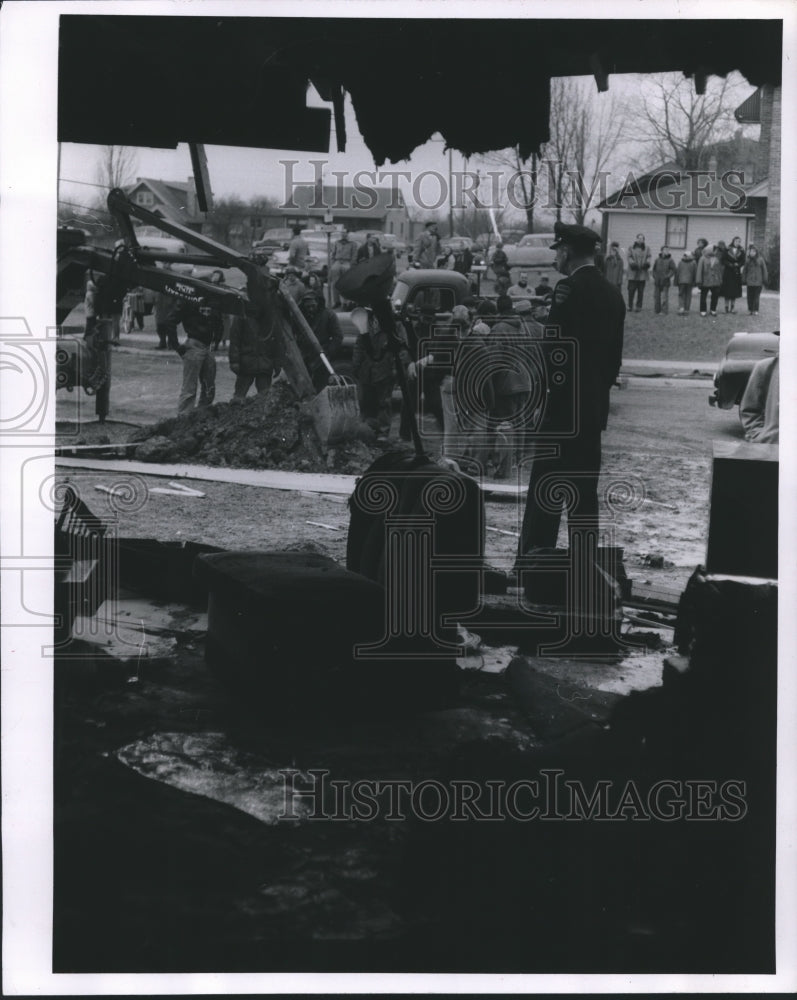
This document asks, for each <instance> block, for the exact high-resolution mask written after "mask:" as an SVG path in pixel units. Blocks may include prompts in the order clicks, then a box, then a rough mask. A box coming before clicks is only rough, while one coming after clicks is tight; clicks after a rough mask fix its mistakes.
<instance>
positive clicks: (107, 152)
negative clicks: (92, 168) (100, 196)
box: [97, 146, 138, 194]
mask: <svg viewBox="0 0 797 1000" xmlns="http://www.w3.org/2000/svg"><path fill="white" fill-rule="evenodd" d="M137 164H138V154H137V153H136V151H135V149H134V148H133V147H132V146H100V152H99V157H98V160H97V183H98V184H100V185H102V187H104V188H106V194H107V192H108V191H110V190H111V189H112V188H123V187H125V186H126V185H128V184H130V182H131V181H132V180H133V177H134V176H135V172H136V166H137Z"/></svg>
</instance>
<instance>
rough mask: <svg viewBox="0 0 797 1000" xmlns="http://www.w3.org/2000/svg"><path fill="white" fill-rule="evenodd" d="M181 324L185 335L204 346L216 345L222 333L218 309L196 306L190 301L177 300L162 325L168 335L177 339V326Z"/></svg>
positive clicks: (222, 325) (222, 328) (222, 327)
mask: <svg viewBox="0 0 797 1000" xmlns="http://www.w3.org/2000/svg"><path fill="white" fill-rule="evenodd" d="M179 323H182V324H183V329H184V330H185V335H186V337H190V338H191V339H192V340H198V341H199V342H200V343H201V344H204V345H205V347H211V346H213V347H218V346H219V343H220V342H221V337H222V334H223V333H224V323H223V321H222V318H221V313H220V312H219V311H218V309H211V308H209V307H208V306H202V307H200V306H197V305H194V304H193V303H192V302H183V301H182V299H178V300H177V304H176V305H175V307H174V309H172V311H171V313H170V314H169V318H168V320H166V321H165V322H164V324H163V325H164V326H165V327H166V329H167V332H168V334H169V336H170V337H174V338H175V340H176V339H177V326H178V324H179Z"/></svg>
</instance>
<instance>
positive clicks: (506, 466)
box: [487, 305, 534, 479]
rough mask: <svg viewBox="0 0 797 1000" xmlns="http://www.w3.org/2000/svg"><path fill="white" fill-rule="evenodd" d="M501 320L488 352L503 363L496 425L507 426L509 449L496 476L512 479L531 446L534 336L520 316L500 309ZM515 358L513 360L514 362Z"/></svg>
mask: <svg viewBox="0 0 797 1000" xmlns="http://www.w3.org/2000/svg"><path fill="white" fill-rule="evenodd" d="M498 312H499V315H500V316H501V319H500V320H499V321H498V322H497V323H496V324H494V326H493V328H492V330H491V331H490V336H489V337H488V338H487V350H488V351H489V352H490V354H491V355H498V356H500V357H501V358H502V359H503V360H502V362H501V367H500V368H499V369H498V370H497V371H496V372H495V374H494V375H493V377H492V392H493V398H494V403H493V407H492V416H493V421H494V423H498V424H501V423H503V424H505V425H507V426H508V427H509V428H510V429H509V430H507V433H506V435H505V437H506V446H505V448H504V449H503V453H502V454H501V453H499V454H498V456H497V467H496V470H495V475H496V477H497V478H499V479H503V478H505V477H506V476H508V475H509V474H510V472H511V470H512V468H513V466H516V465H517V466H519V465H520V463H521V462H522V461H523V459H524V458H525V457H526V454H527V451H528V445H529V443H530V441H529V438H530V432H529V425H530V421H531V414H529V413H528V412H526V411H527V410H528V408H529V404H530V401H531V397H532V391H533V388H534V386H533V383H532V376H531V372H532V371H533V370H534V369H533V364H532V356H533V347H532V343H531V333H530V332H529V328H528V326H527V325H526V323H525V322H524V321H523V319H522V318H521V316H520V315H516V314H514V310H513V311H512V312H513V315H506V314H505V310H504V309H503V308H501V307H500V305H499V309H498ZM510 359H511V360H510Z"/></svg>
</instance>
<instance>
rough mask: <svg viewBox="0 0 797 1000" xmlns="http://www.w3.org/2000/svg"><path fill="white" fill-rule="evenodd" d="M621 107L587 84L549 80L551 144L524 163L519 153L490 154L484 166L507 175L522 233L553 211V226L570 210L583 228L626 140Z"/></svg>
mask: <svg viewBox="0 0 797 1000" xmlns="http://www.w3.org/2000/svg"><path fill="white" fill-rule="evenodd" d="M626 122H627V114H626V108H625V105H624V103H623V102H622V101H621V100H620V98H619V97H617V96H616V95H612V94H597V93H596V92H595V88H594V84H593V83H592V80H591V79H587V78H584V79H580V78H576V77H556V78H554V79H553V80H551V110H550V118H549V132H550V139H549V140H548V142H546V143H545V144H544V145H543V146H542V147H541V148H540V151H539V156H537V155H534V156H532V157H531V158H530V159H529V161H528V162H526V163H524V162H523V161H521V159H520V155H519V152H518V150H517V148H515V149H509V150H504V151H502V152H500V153H497V154H494V155H493V156H492V157H490V158H489V161H488V162H492V163H494V164H495V165H497V166H500V167H502V168H503V169H504V171H506V172H509V174H510V177H509V179H508V180H507V184H509V185H511V195H512V197H511V201H512V203H513V204H514V205H515V207H517V208H522V210H523V211H524V213H525V216H526V229H527V231H528V232H533V231H534V223H535V218H537V219H539V216H540V215H542V214H544V213H545V210H546V209H547V210H548V211H552V212H553V214H554V217H555V218H556V220H557V221H561V219H562V213H563V212H564V211H568V212H569V213H570V214H571V215H572V216H573V218H574V219H575V220H576V221H577V222H578V223H580V224H582V225H583V223H584V219H585V217H586V213H587V211H588V209H589V207H590V204H591V203H592V202H593V201H594V200H599V198H596V194H598V195H599V196H600V197H603V196H605V194H606V191H605V190H604V188H605V178H607V177H608V169H609V167H610V165H611V162H612V160H613V159H614V157H615V156H616V155H617V152H618V149H619V147H620V146H621V144H622V143H623V142H624V140H625V138H626Z"/></svg>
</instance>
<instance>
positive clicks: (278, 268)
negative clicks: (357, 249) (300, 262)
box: [268, 229, 340, 280]
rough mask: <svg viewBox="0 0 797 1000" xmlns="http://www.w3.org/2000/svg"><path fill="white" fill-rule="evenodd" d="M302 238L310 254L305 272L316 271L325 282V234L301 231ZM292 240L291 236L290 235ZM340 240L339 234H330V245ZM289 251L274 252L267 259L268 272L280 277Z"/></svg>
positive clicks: (327, 265)
mask: <svg viewBox="0 0 797 1000" xmlns="http://www.w3.org/2000/svg"><path fill="white" fill-rule="evenodd" d="M302 236H303V237H304V238H305V239H306V240H307V244H308V246H309V248H310V253H309V255H308V258H307V270H308V271H317V272H318V273H319V274H320V275H321V276H322V277H323V278H324V280H326V276H327V270H328V269H329V254H328V251H327V234H326V233H319V232H318V230H316V229H304V230H302ZM291 238H293V234H291ZM339 239H340V234H339V233H332V237H331V243H337V241H338V240H339ZM289 252H290V251H289V250H287V249H285V250H275V251H274V253H273V254H272V255H271V257H270V258H269V262H268V263H269V270H270V271H271V273H272V274H273V275H275V276H276V277H281V276H282V275H283V274H284V273H285V268H286V267H287V266H288V254H289Z"/></svg>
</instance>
